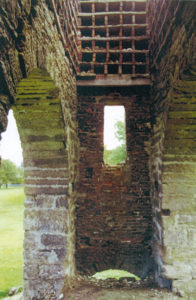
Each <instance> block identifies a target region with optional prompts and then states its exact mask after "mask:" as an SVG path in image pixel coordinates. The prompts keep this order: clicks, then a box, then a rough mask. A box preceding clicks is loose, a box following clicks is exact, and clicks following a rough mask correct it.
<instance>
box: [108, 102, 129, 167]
mask: <svg viewBox="0 0 196 300" xmlns="http://www.w3.org/2000/svg"><path fill="white" fill-rule="evenodd" d="M125 128H126V126H125V108H124V106H123V105H106V106H105V107H104V163H105V164H107V165H109V166H117V165H119V164H122V163H125V161H126V156H127V154H126V129H125Z"/></svg>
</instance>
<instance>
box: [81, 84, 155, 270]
mask: <svg viewBox="0 0 196 300" xmlns="http://www.w3.org/2000/svg"><path fill="white" fill-rule="evenodd" d="M78 97H79V100H78V101H79V109H78V122H79V138H80V144H81V148H80V176H79V182H80V184H79V188H78V191H79V197H78V201H77V208H76V268H77V270H78V271H79V272H80V273H82V274H93V273H95V272H96V271H101V270H104V269H109V268H120V269H125V270H128V271H131V272H133V273H136V274H138V275H140V276H145V275H146V274H147V273H148V271H150V269H151V270H152V268H153V262H152V258H151V246H150V240H151V236H152V226H151V225H152V215H151V203H150V197H149V193H150V190H149V187H150V184H149V172H148V159H149V157H148V153H147V143H148V140H149V136H150V113H149V108H150V101H149V88H144V87H143V88H142V87H140V89H137V88H134V87H132V88H128V89H125V88H124V89H116V91H115V89H113V91H112V89H111V88H110V89H109V88H108V89H104V88H98V89H95V88H94V89H93V88H92V89H91V88H89V87H88V90H87V89H82V88H78ZM104 105H124V106H125V111H126V132H127V135H126V139H127V160H126V163H125V164H122V165H119V166H117V167H110V166H107V165H104V163H103V126H104ZM147 262H148V264H149V265H148V266H147Z"/></svg>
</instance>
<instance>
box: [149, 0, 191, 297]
mask: <svg viewBox="0 0 196 300" xmlns="http://www.w3.org/2000/svg"><path fill="white" fill-rule="evenodd" d="M148 5H149V10H148V12H149V20H151V21H152V20H154V23H153V22H152V23H151V26H152V27H151V28H150V31H151V53H152V54H153V55H152V56H151V66H152V80H153V89H152V101H153V103H152V109H151V113H152V124H153V138H152V143H151V161H150V169H151V182H152V189H151V196H152V203H153V221H154V238H153V242H154V257H155V259H156V262H157V272H156V274H157V281H158V283H159V284H160V285H161V286H164V285H166V286H169V285H170V283H169V281H166V280H165V279H164V277H165V278H166V279H169V280H172V287H173V290H176V291H179V292H180V293H181V294H188V295H189V296H190V295H191V297H193V298H194V295H195V292H196V291H195V288H196V282H195V278H196V276H195V274H196V273H195V268H194V265H195V240H194V235H195V232H196V227H195V221H194V220H195V212H196V210H195V202H194V201H195V200H193V199H194V195H195V192H194V191H195V186H194V182H193V181H194V177H195V168H194V161H195V139H194V124H195V121H194V119H195V113H194V111H195V108H194V102H195V100H194V99H195V70H196V68H195V66H196V63H195V62H196V56H195V55H196V48H195V28H196V27H195V26H196V23H195V13H196V5H195V3H194V2H193V1H187V2H186V3H185V2H181V3H180V2H179V1H173V3H171V2H170V1H163V2H162V1H153V0H151V1H148ZM169 5H171V9H169V10H167V9H168V7H169ZM173 6H175V9H176V10H175V9H173V8H172V7H173ZM158 7H159V9H158ZM160 7H163V9H162V13H160V11H161V9H160ZM159 13H160V16H158V15H159ZM153 16H155V18H154V19H153ZM161 18H162V19H161ZM164 28H165V29H164ZM161 30H162V32H161ZM159 32H160V33H161V35H162V37H161V35H159V36H157V37H156V34H157V35H158V33H159ZM193 298H191V299H193Z"/></svg>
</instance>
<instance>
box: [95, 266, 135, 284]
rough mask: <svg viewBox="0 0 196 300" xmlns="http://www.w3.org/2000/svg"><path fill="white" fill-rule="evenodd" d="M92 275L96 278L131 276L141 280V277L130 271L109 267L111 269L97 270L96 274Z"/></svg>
mask: <svg viewBox="0 0 196 300" xmlns="http://www.w3.org/2000/svg"><path fill="white" fill-rule="evenodd" d="M92 277H94V278H96V279H102V280H105V279H108V278H114V279H117V280H119V279H120V278H122V277H129V278H134V279H135V280H136V281H138V280H140V278H139V277H138V276H136V275H134V274H132V273H130V272H127V271H124V270H113V269H109V270H105V271H102V272H97V273H96V274H94V275H93V276H92Z"/></svg>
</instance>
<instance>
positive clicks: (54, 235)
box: [0, 1, 79, 299]
mask: <svg viewBox="0 0 196 300" xmlns="http://www.w3.org/2000/svg"><path fill="white" fill-rule="evenodd" d="M46 3H49V2H48V1H46V2H45V1H11V2H10V1H9V3H8V1H1V16H0V28H1V31H0V42H1V48H0V54H1V55H0V130H1V131H4V130H5V129H6V124H7V113H8V110H9V108H10V107H11V106H13V105H14V107H15V109H14V110H15V114H16V118H17V120H18V125H19V128H20V133H21V137H22V141H23V149H24V158H25V160H24V167H25V174H26V175H25V176H26V179H25V181H26V184H27V187H26V192H27V196H26V208H25V221H24V223H25V228H26V233H25V242H24V243H25V250H24V251H25V254H24V258H25V268H24V298H25V299H33V298H36V299H43V298H44V299H47V298H48V299H57V296H58V295H59V294H60V293H61V290H62V287H63V285H64V282H65V276H66V275H68V276H71V275H73V274H74V269H75V265H74V238H75V237H74V200H75V197H76V196H77V191H76V190H75V189H74V186H76V181H77V159H78V156H79V155H78V139H77V122H76V110H77V96H76V82H75V77H74V74H73V72H72V68H71V66H70V63H69V60H68V59H67V58H66V56H65V50H64V47H63V44H62V42H61V39H60V37H59V32H58V30H57V26H56V19H55V16H54V14H53V12H52V11H51V10H50V9H49V7H48V5H47V4H46ZM37 68H39V69H40V70H44V72H43V74H42V75H43V76H42V75H39V74H38V78H34V79H31V80H32V81H33V80H34V82H33V87H32V86H30V88H29V92H30V90H31V89H33V94H34V95H32V98H33V97H35V96H36V94H37V93H38V94H39V90H41V86H42V85H44V84H45V85H48V86H47V87H45V91H44V92H43V91H42V95H39V96H38V98H37V99H34V102H33V103H32V111H31V107H30V102H31V101H32V98H31V96H30V94H29V95H28V91H25V93H24V96H26V98H27V99H26V100H27V102H28V100H29V98H31V99H30V101H29V102H28V105H26V104H27V103H26V102H25V101H24V103H23V104H24V105H23V104H22V102H21V101H22V100H21V97H22V95H21V86H22V85H23V84H24V82H22V81H21V79H22V78H26V77H27V80H28V76H29V74H30V73H31V72H32V71H33V70H37ZM44 76H46V78H45V77H44ZM31 80H30V81H31ZM39 80H41V81H39ZM20 81H21V84H22V85H21V86H20V85H19V90H18V93H19V95H18V96H19V97H18V100H16V87H17V85H18V84H19V82H20ZM51 81H52V82H53V83H51ZM51 84H53V87H52V91H50V88H51ZM30 85H31V83H30ZM50 92H51V93H52V95H50ZM53 93H54V95H53ZM55 95H58V96H55ZM42 96H43V97H42ZM47 97H49V98H48V100H47V101H48V102H47V101H46V103H47V104H46V103H45V106H44V103H43V102H44V100H45V99H47ZM50 97H51V99H50ZM54 97H57V98H58V99H59V100H58V101H60V102H59V103H60V104H58V105H57V103H53V101H54ZM35 98H36V97H35ZM49 99H50V100H51V105H50V100H49ZM52 99H53V100H52ZM55 99H56V98H55ZM23 100H24V99H23ZM17 101H19V102H20V103H19V102H17ZM42 101H43V102H42ZM54 102H55V101H54ZM36 103H38V104H36ZM53 104H54V106H53ZM25 105H26V108H25ZM52 107H53V108H52ZM55 107H56V109H57V107H58V109H57V111H56V114H55ZM36 109H37V110H38V111H39V110H40V112H37V115H36V114H35V112H34V110H36ZM23 111H25V114H26V119H24V120H23V117H22V112H23ZM51 111H53V112H54V115H55V117H54V120H53V121H50V120H49V119H50V116H51V117H52V116H53V115H52V113H51ZM20 112H21V114H20ZM27 112H28V113H27ZM57 112H58V113H57ZM17 113H18V117H17ZM31 113H32V119H29V124H28V116H30V115H31ZM42 114H43V116H42ZM57 115H58V117H57ZM33 116H35V120H34V119H33ZM36 120H37V122H36ZM57 120H58V121H57ZM55 122H56V123H57V124H56V125H55ZM30 124H34V128H31V129H30V127H29V126H30ZM43 124H44V126H43V127H44V128H45V132H44V131H43V128H42V125H43ZM39 126H40V127H39ZM54 126H57V128H56V129H55V130H56V133H54V135H55V136H56V135H58V134H57V132H58V127H59V126H60V127H61V126H63V127H62V128H63V129H61V130H60V129H59V130H60V131H61V133H60V134H59V140H58V141H57V140H55V141H54V142H53V143H50V142H49V141H48V139H50V138H49V136H50V134H52V131H53V130H54ZM46 127H48V129H50V127H51V132H50V133H49V132H47V131H46ZM28 128H29V132H28V133H27V131H28V130H27V129H28ZM23 129H24V131H23ZM25 130H26V131H25ZM55 130H54V131H55ZM38 132H40V133H38ZM41 133H42V134H43V135H42V136H41V135H40V134H41ZM26 134H27V136H26ZM28 134H30V135H29V136H28ZM36 135H37V136H36ZM35 136H36V137H35ZM44 138H45V142H44ZM39 139H40V140H42V146H40V147H41V149H42V150H43V151H40V156H39V155H38V152H36V149H35V148H36V143H37V144H39V141H38V140H39ZM57 139H58V137H57ZM35 140H36V142H35ZM40 144H41V141H40ZM49 144H50V146H51V147H52V148H53V149H52V150H54V152H55V151H56V154H54V152H53V151H48V152H47V150H46V148H47V146H49ZM31 147H32V148H31ZM38 148H39V147H38ZM50 150H51V149H50ZM55 155H56V156H55ZM51 156H52V157H51ZM60 164H61V166H60ZM59 167H61V168H62V170H61V171H62V172H60V171H59ZM57 170H58V174H55V172H56V171H57ZM48 171H49V173H50V174H49V173H48ZM61 176H62V179H63V180H61V184H59V180H60V179H58V178H59V177H61ZM63 181H64V182H63ZM51 182H52V184H51ZM58 185H60V186H59V191H58ZM51 190H53V192H51ZM60 194H61V195H62V197H60V198H59V199H57V198H58V197H56V196H57V195H60ZM57 200H58V201H57ZM67 202H68V209H67ZM67 227H68V229H67ZM39 247H40V248H39ZM55 249H56V250H58V251H56V252H55ZM38 252H39V258H37V260H33V261H32V257H34V255H35V253H38Z"/></svg>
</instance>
